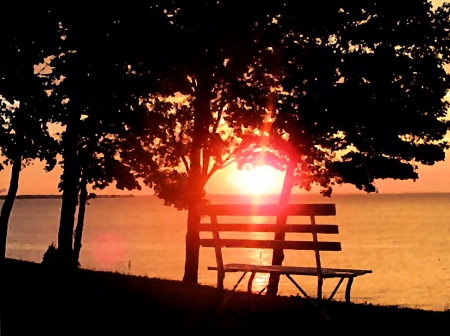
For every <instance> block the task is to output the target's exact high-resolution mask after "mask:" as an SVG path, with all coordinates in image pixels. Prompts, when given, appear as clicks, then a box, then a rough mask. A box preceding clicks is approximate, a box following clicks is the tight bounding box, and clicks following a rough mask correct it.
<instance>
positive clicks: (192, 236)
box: [183, 76, 211, 283]
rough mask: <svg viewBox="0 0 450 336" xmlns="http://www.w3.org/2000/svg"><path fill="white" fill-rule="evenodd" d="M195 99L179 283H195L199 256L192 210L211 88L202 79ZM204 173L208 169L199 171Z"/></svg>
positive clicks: (197, 198)
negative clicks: (181, 274) (183, 259)
mask: <svg viewBox="0 0 450 336" xmlns="http://www.w3.org/2000/svg"><path fill="white" fill-rule="evenodd" d="M197 82H198V85H197V87H196V96H195V100H194V105H193V106H194V120H195V124H194V134H193V141H192V150H191V155H190V158H189V159H190V165H191V168H190V170H189V180H190V183H189V186H190V195H189V196H190V202H189V213H188V220H187V233H186V259H185V265H184V276H183V281H185V282H189V283H197V282H198V265H199V255H200V232H199V224H200V217H199V216H197V215H195V211H194V210H193V209H194V207H195V206H196V205H198V204H199V203H200V202H201V199H202V191H203V187H204V185H205V183H206V181H205V179H204V178H202V164H201V151H202V148H203V145H204V141H205V138H206V135H207V133H208V131H209V130H208V126H209V116H210V113H211V111H210V101H211V92H210V91H211V87H210V86H209V83H208V79H207V77H206V76H204V77H200V78H197ZM203 168H204V169H208V167H203Z"/></svg>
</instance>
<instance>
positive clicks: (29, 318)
mask: <svg viewBox="0 0 450 336" xmlns="http://www.w3.org/2000/svg"><path fill="white" fill-rule="evenodd" d="M2 268H3V269H1V270H0V272H1V273H0V274H1V278H2V281H1V284H2V287H1V298H0V299H1V301H0V309H1V310H0V313H1V335H2V336H8V335H41V334H42V335H44V334H45V335H46V336H47V335H69V334H70V335H76V334H79V335H141V334H149V335H150V334H167V333H171V334H173V333H187V332H192V333H195V334H197V335H199V334H201V335H220V334H223V335H227V334H233V335H241V334H243V335H244V334H249V333H251V334H261V335H266V334H270V333H272V332H276V333H277V334H280V333H283V332H298V333H302V332H305V331H314V332H315V333H316V334H317V333H319V334H320V333H321V332H324V331H326V330H335V331H339V330H341V331H345V332H346V333H347V334H353V333H355V334H360V333H361V332H366V331H378V332H381V331H383V332H386V331H389V332H393V331H401V332H402V333H405V332H409V331H415V330H416V329H417V328H422V327H426V328H427V331H429V332H431V331H432V330H440V329H442V328H448V325H449V322H450V313H449V312H429V311H422V310H416V309H409V308H398V307H382V306H373V305H364V304H346V303H343V302H332V303H331V304H330V306H329V308H328V310H327V314H328V315H329V316H330V317H331V319H332V320H333V324H330V323H328V322H327V321H325V320H324V319H323V317H321V316H320V315H319V314H318V313H317V311H316V310H314V309H313V308H312V306H311V305H310V304H309V303H308V302H307V301H306V300H304V299H301V298H294V299H291V298H288V297H276V298H270V297H264V296H263V297H259V298H258V300H256V301H255V302H254V311H250V309H249V306H248V301H247V295H246V293H243V292H237V293H236V294H235V295H233V296H232V298H231V300H230V301H229V302H228V303H227V306H226V307H225V310H224V312H223V313H222V314H220V315H219V314H217V312H216V308H217V304H218V302H219V301H220V293H219V291H218V290H217V289H215V288H213V287H210V286H202V285H192V284H186V283H183V282H180V281H171V280H161V279H154V278H147V277H139V276H131V275H123V274H118V273H109V272H99V271H87V270H72V271H68V270H65V271H64V270H57V269H52V268H48V267H44V266H42V265H39V264H34V263H29V262H24V261H17V260H6V262H5V263H4V265H3V266H2ZM442 330H444V329H442Z"/></svg>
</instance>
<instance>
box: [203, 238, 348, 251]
mask: <svg viewBox="0 0 450 336" xmlns="http://www.w3.org/2000/svg"><path fill="white" fill-rule="evenodd" d="M200 244H201V246H203V247H214V246H216V243H215V241H214V239H200ZM220 244H221V246H223V247H237V248H239V247H240V248H261V249H264V248H265V249H283V250H310V251H313V250H319V251H341V243H338V242H318V243H317V245H316V244H315V243H314V242H311V241H289V240H254V239H220Z"/></svg>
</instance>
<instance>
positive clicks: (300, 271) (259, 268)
mask: <svg viewBox="0 0 450 336" xmlns="http://www.w3.org/2000/svg"><path fill="white" fill-rule="evenodd" d="M208 269H210V270H217V267H211V266H209V267H208ZM224 270H225V271H226V272H239V271H241V272H258V273H286V274H292V275H312V276H317V275H318V272H317V267H298V266H278V265H254V264H226V265H224ZM369 273H372V271H371V270H355V269H341V268H322V274H323V275H324V277H326V278H333V277H356V276H361V275H364V274H369Z"/></svg>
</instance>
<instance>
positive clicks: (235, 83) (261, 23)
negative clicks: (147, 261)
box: [137, 0, 449, 294]
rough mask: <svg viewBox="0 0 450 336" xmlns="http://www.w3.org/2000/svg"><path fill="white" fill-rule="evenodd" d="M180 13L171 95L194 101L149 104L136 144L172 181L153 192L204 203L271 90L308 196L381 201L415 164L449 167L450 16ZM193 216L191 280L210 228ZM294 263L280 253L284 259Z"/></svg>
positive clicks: (202, 5)
mask: <svg viewBox="0 0 450 336" xmlns="http://www.w3.org/2000/svg"><path fill="white" fill-rule="evenodd" d="M172 3H174V4H175V3H176V5H174V9H173V10H170V9H167V8H164V9H165V10H166V13H167V14H168V15H170V18H169V19H170V21H171V22H172V23H173V26H174V27H175V28H178V29H179V30H178V31H177V34H179V35H178V36H179V37H178V38H177V39H176V40H177V46H178V47H179V50H180V53H179V55H180V59H179V60H177V59H175V60H174V59H171V60H170V61H171V62H173V69H174V70H173V72H171V73H168V74H166V75H164V76H162V77H161V79H160V80H161V81H162V82H163V83H164V85H165V86H164V87H163V88H164V90H163V91H161V92H160V94H161V96H162V97H168V96H170V95H172V94H173V93H175V92H180V93H182V94H184V95H186V96H189V98H188V104H187V105H184V106H183V105H181V104H180V105H175V104H171V105H167V104H169V103H167V101H164V100H163V99H157V98H158V96H155V95H153V96H151V97H150V98H149V99H147V100H145V103H147V104H148V105H145V106H144V105H143V104H141V105H140V106H141V108H144V107H145V108H147V107H149V108H148V110H149V115H148V119H146V120H147V122H148V124H149V125H148V129H147V131H146V132H145V134H138V135H137V136H138V137H139V139H141V140H144V142H145V147H146V148H147V149H148V151H150V152H151V153H152V154H153V155H155V156H156V157H157V158H156V159H155V160H156V162H157V164H158V167H160V168H159V171H160V172H164V173H165V175H163V176H164V178H165V182H161V181H160V182H157V185H156V187H155V190H156V192H157V195H159V196H160V197H162V198H164V199H166V201H167V202H168V203H169V204H175V205H176V206H177V207H181V208H190V207H192V206H194V205H195V204H198V203H199V202H200V201H201V198H202V196H203V186H204V185H205V183H206V181H207V179H208V178H209V176H210V175H211V173H212V172H214V170H215V169H216V168H218V167H220V166H222V165H223V164H224V163H225V162H224V160H223V158H224V157H225V158H226V157H228V155H227V154H229V153H230V152H231V151H232V150H233V148H236V146H237V145H238V142H236V139H239V138H240V137H242V136H243V133H245V132H241V131H240V130H241V129H242V128H244V129H245V128H247V129H250V130H251V129H260V128H261V126H262V124H263V118H262V117H263V116H264V115H265V113H266V112H267V111H266V110H267V109H266V107H267V106H268V102H267V96H268V92H269V88H272V89H273V88H276V90H275V92H276V94H277V98H276V99H275V101H276V108H275V111H276V113H275V116H274V117H275V121H274V122H273V124H272V133H273V135H274V138H277V137H282V139H284V140H285V141H288V142H289V143H290V144H291V146H292V147H293V148H295V150H296V153H297V155H296V156H295V160H296V161H297V162H295V165H296V167H297V169H296V171H295V174H294V175H295V180H294V184H296V185H298V186H300V187H302V188H305V189H307V190H309V189H310V187H311V185H312V184H318V185H320V186H321V187H322V193H323V194H324V195H330V194H331V191H332V187H333V185H335V184H341V183H351V184H354V185H355V186H356V187H358V188H360V189H364V190H365V191H367V192H373V191H375V187H374V181H375V179H378V178H394V179H415V178H417V177H418V175H417V167H416V162H421V163H424V164H433V163H435V162H436V161H439V160H443V159H444V149H445V148H446V146H447V145H446V143H445V142H444V141H443V137H444V135H445V133H446V132H447V124H446V123H445V122H444V121H443V120H442V118H443V117H444V116H445V113H446V109H447V103H446V102H444V101H443V97H444V96H445V94H446V92H447V89H448V76H447V74H446V73H445V71H444V69H443V64H444V63H446V62H447V61H448V57H449V51H448V40H449V39H448V10H447V8H444V9H440V10H438V11H437V12H432V10H431V6H430V3H429V2H427V1H422V0H420V1H419V0H417V1H399V2H396V3H395V4H394V3H393V2H391V1H377V2H372V1H359V2H354V1H349V0H341V1H327V2H325V3H324V2H320V3H315V2H308V3H303V2H302V3H301V4H299V3H298V1H284V2H283V3H279V4H275V3H271V4H270V5H261V4H260V3H258V4H255V3H253V2H252V1H248V2H246V3H245V5H244V4H237V3H236V2H233V1H229V2H227V1H220V3H217V2H213V1H198V2H195V6H194V5H191V3H189V5H187V4H183V3H181V2H180V3H177V2H172ZM231 22H232V24H231ZM143 64H144V65H145V62H144V63H143ZM140 67H141V71H142V73H144V72H145V71H143V70H142V68H143V67H144V66H143V65H142V64H141V65H140ZM144 69H145V67H144ZM187 79H188V80H187ZM269 79H270V80H269ZM172 108H175V113H172V112H171V109H172ZM394 116H395V117H394ZM222 117H223V120H224V121H225V123H227V124H228V128H229V129H232V130H233V131H234V132H233V135H232V136H231V137H229V138H227V139H228V140H225V138H226V137H225V136H223V137H222V136H221V133H220V131H219V127H216V125H218V124H220V122H221V120H222ZM157 139H159V140H157ZM155 140H156V141H155ZM180 162H183V163H184V165H185V168H184V169H180V168H179V165H180ZM211 162H215V165H213V168H211V165H212V164H211ZM183 170H184V171H183ZM158 178H161V175H158V174H152V173H149V178H148V181H149V182H150V181H158ZM188 217H189V218H188V232H187V236H186V265H185V275H184V280H186V281H192V282H194V281H196V280H197V268H198V249H199V245H198V241H199V239H198V237H199V236H198V229H197V224H198V220H199V219H198V218H195V216H193V213H192V212H190V214H189V216H188ZM277 238H281V237H277ZM282 259H283V256H282V253H281V251H275V253H274V258H273V263H274V264H280V263H281V262H282ZM276 287H277V281H272V282H271V285H270V288H269V293H272V294H273V293H274V292H276Z"/></svg>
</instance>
